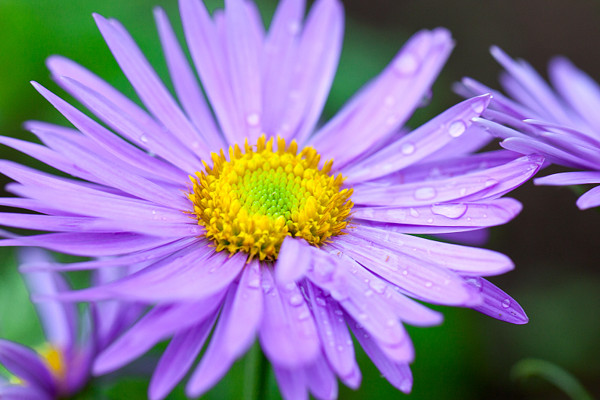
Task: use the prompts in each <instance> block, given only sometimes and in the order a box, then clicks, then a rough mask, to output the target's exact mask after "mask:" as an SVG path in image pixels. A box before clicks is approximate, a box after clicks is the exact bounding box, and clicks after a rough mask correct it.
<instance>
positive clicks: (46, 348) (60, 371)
mask: <svg viewBox="0 0 600 400" xmlns="http://www.w3.org/2000/svg"><path fill="white" fill-rule="evenodd" d="M37 352H38V354H39V355H40V356H42V359H43V360H44V362H45V363H46V365H47V366H48V368H49V369H50V371H52V374H53V375H54V376H55V377H56V378H57V379H58V380H59V381H62V380H63V379H64V377H65V373H66V370H65V360H64V357H63V353H62V351H61V350H60V349H59V348H57V347H55V346H53V345H51V344H50V343H45V344H44V345H42V346H40V347H39V348H38V349H37Z"/></svg>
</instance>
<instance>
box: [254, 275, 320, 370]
mask: <svg viewBox="0 0 600 400" xmlns="http://www.w3.org/2000/svg"><path fill="white" fill-rule="evenodd" d="M262 272H263V273H262V279H263V283H262V285H263V288H264V291H265V296H264V299H265V303H264V307H265V308H264V316H263V319H262V323H261V326H260V331H259V339H260V343H261V346H262V348H263V350H264V352H265V355H266V356H267V358H269V360H270V361H271V362H272V363H273V364H274V365H279V366H282V367H285V368H298V367H300V366H304V365H307V364H310V363H311V362H313V361H314V360H315V358H316V357H317V355H318V354H319V351H320V342H319V337H318V334H317V329H316V327H315V322H314V319H313V316H312V314H311V313H310V310H309V309H308V306H307V304H306V301H305V300H304V297H303V296H302V293H301V292H300V290H299V289H298V286H296V284H294V283H292V284H289V285H288V286H286V288H280V287H278V286H277V285H276V284H275V281H274V279H273V276H272V273H271V271H270V270H269V269H268V268H262Z"/></svg>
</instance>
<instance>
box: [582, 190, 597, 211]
mask: <svg viewBox="0 0 600 400" xmlns="http://www.w3.org/2000/svg"><path fill="white" fill-rule="evenodd" d="M599 205H600V186H596V187H595V188H593V189H590V190H588V191H587V192H585V193H584V194H582V195H581V196H580V197H579V199H577V207H579V209H580V210H587V209H588V208H591V207H596V206H599Z"/></svg>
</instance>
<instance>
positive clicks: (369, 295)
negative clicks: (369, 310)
mask: <svg viewBox="0 0 600 400" xmlns="http://www.w3.org/2000/svg"><path fill="white" fill-rule="evenodd" d="M371 296H373V291H372V290H370V289H369V290H366V291H365V297H371Z"/></svg>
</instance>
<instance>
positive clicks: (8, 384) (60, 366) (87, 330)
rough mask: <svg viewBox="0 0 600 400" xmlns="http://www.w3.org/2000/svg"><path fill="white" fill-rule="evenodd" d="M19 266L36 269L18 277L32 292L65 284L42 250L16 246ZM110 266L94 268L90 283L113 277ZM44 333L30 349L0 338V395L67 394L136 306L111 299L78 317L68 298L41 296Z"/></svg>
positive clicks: (17, 399) (40, 399)
mask: <svg viewBox="0 0 600 400" xmlns="http://www.w3.org/2000/svg"><path fill="white" fill-rule="evenodd" d="M21 259H22V260H21V261H22V263H21V267H22V269H23V270H25V271H26V270H27V269H28V268H33V269H37V271H34V272H26V273H25V274H24V275H23V277H24V278H25V282H26V283H27V286H28V287H29V290H30V292H31V295H32V297H36V296H42V297H46V298H47V297H51V296H54V295H56V294H59V293H63V292H65V291H68V290H70V288H69V285H68V284H67V283H66V281H65V280H64V279H62V277H61V276H60V275H59V274H58V273H56V272H52V271H48V270H47V269H48V268H47V267H48V266H56V263H55V262H54V261H53V260H52V259H51V258H50V256H49V255H48V254H47V253H45V252H43V251H42V250H38V249H32V248H27V249H25V250H24V251H22V252H21ZM115 273H116V271H114V270H113V271H108V270H104V271H98V272H96V273H95V283H96V284H103V283H107V282H109V281H111V280H113V279H115V278H117V277H118V276H119V275H120V273H118V272H117V275H115ZM35 306H36V309H37V312H38V315H39V317H40V321H41V322H42V326H43V328H44V333H45V335H46V343H44V344H43V345H41V346H40V347H39V348H37V349H36V350H33V349H31V348H29V347H26V346H23V345H21V344H18V343H15V342H11V341H8V340H4V339H0V364H2V365H3V366H4V367H5V368H6V369H7V370H8V371H9V372H10V373H11V374H12V376H11V378H10V379H8V380H6V379H5V380H2V377H1V376H0V398H2V399H5V400H27V399H32V400H45V399H58V398H64V397H71V396H73V395H75V394H76V393H78V392H79V391H80V390H81V389H82V388H83V387H84V386H85V384H86V383H87V382H88V380H89V378H90V377H91V370H92V363H93V361H94V357H95V356H96V355H97V354H98V353H99V352H100V351H102V350H103V349H105V348H106V347H107V345H108V344H109V343H110V342H111V341H112V340H113V339H114V338H115V337H116V336H117V335H118V334H119V333H121V332H122V331H123V329H124V328H126V327H127V326H128V325H129V324H130V323H131V322H132V321H133V320H134V319H135V317H136V316H138V315H139V311H140V308H139V307H136V306H131V305H130V306H128V307H124V306H123V305H122V304H119V303H117V302H104V303H99V304H94V305H93V306H92V309H91V314H87V315H86V316H85V317H80V316H79V315H78V312H77V307H76V306H75V305H74V304H71V303H63V302H59V301H57V300H46V301H40V302H36V303H35Z"/></svg>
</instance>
